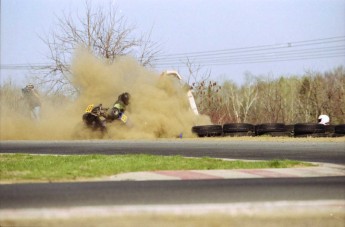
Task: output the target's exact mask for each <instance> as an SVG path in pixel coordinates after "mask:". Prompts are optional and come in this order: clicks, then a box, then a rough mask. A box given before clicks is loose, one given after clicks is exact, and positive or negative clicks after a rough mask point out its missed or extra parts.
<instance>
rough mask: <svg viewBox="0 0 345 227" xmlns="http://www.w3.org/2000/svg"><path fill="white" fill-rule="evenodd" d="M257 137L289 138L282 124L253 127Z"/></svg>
mask: <svg viewBox="0 0 345 227" xmlns="http://www.w3.org/2000/svg"><path fill="white" fill-rule="evenodd" d="M255 132H256V135H257V136H262V135H269V136H290V133H289V132H288V131H287V128H286V125H285V124H283V123H266V124H260V125H256V126H255Z"/></svg>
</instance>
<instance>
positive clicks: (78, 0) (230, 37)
mask: <svg viewBox="0 0 345 227" xmlns="http://www.w3.org/2000/svg"><path fill="white" fill-rule="evenodd" d="M109 1H111V0H93V1H91V2H92V4H93V5H94V6H102V5H105V6H108V5H109V4H108V3H109ZM111 2H114V3H115V5H116V7H117V10H118V12H119V13H120V15H122V16H124V17H125V18H126V19H127V21H128V23H129V24H133V25H135V27H136V30H135V32H137V34H141V33H149V32H150V31H151V40H152V41H154V42H156V43H158V44H159V45H160V51H161V52H160V54H159V55H157V58H158V60H157V62H156V66H155V70H156V71H157V72H160V71H163V70H167V69H174V70H178V71H179V72H180V73H181V74H182V76H183V77H184V78H186V77H188V68H186V67H185V66H186V64H185V62H186V61H187V59H189V61H190V62H191V63H193V65H195V67H196V66H199V67H200V71H199V72H200V74H203V72H205V73H207V72H209V73H210V74H211V78H210V79H212V80H217V81H225V80H231V81H233V82H235V83H237V84H243V83H244V82H245V75H246V73H248V72H249V73H250V74H252V75H254V76H261V75H264V76H270V77H273V78H275V77H279V76H291V75H303V74H304V73H305V72H307V71H319V72H325V71H329V70H333V69H334V68H335V67H337V66H340V65H345V0H184V1H178V0H114V1H111ZM84 6H85V1H84V0H1V74H0V76H1V78H0V79H1V80H0V81H1V82H3V81H6V80H8V78H11V80H13V81H15V82H17V83H19V84H21V83H24V80H25V79H24V78H25V77H27V76H30V74H31V73H32V72H30V71H29V70H18V68H16V69H13V68H12V69H9V68H10V67H9V66H11V65H35V64H44V63H47V62H49V61H48V59H47V57H46V56H47V55H48V49H47V46H46V45H45V44H44V42H43V41H42V40H41V39H40V38H39V36H44V35H45V34H47V33H49V31H52V30H54V28H56V19H57V18H58V17H61V16H62V14H63V13H64V12H65V13H67V14H68V13H72V14H73V15H77V14H79V15H83V12H84V9H85V7H84Z"/></svg>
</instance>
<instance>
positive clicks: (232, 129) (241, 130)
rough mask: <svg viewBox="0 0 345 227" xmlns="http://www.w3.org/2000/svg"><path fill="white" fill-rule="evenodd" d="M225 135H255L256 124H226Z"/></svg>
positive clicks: (224, 127)
mask: <svg viewBox="0 0 345 227" xmlns="http://www.w3.org/2000/svg"><path fill="white" fill-rule="evenodd" d="M223 136H232V137H235V136H255V126H254V125H252V124H246V123H231V124H224V125H223Z"/></svg>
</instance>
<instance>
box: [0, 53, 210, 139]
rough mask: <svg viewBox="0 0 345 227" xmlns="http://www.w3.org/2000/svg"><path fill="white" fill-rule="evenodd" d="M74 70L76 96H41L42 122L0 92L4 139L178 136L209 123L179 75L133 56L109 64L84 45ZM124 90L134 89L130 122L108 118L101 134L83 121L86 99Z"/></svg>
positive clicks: (108, 102)
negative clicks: (190, 100) (147, 65)
mask: <svg viewBox="0 0 345 227" xmlns="http://www.w3.org/2000/svg"><path fill="white" fill-rule="evenodd" d="M72 74H73V75H72V83H73V85H74V86H75V87H76V88H78V89H79V91H80V94H79V96H78V98H77V99H75V100H73V101H70V100H63V101H61V100H59V102H55V103H52V102H48V101H45V100H43V106H42V119H41V120H40V121H39V122H34V121H32V120H29V115H23V114H22V113H20V111H14V113H12V112H13V111H12V110H13V108H12V110H11V108H7V107H8V105H6V102H5V101H4V100H3V98H2V99H1V105H2V108H1V122H0V123H1V124H0V139H2V140H7V139H42V140H47V139H50V140H54V139H57V140H58V139H99V138H105V139H146V138H175V137H177V136H178V135H180V134H181V133H182V134H183V137H193V134H192V133H191V127H192V126H194V125H198V124H199V125H200V124H210V120H209V118H208V117H207V116H196V115H194V113H193V112H192V110H190V108H189V103H188V99H187V95H186V90H185V88H183V86H181V84H180V83H179V81H178V80H177V79H175V78H170V77H160V76H159V74H160V73H157V72H153V71H150V70H148V69H146V68H144V67H142V66H140V65H139V64H138V63H137V62H136V61H135V60H134V59H132V58H130V57H121V58H118V59H117V60H116V62H115V63H113V64H108V63H106V62H104V61H103V60H100V59H98V58H96V57H94V56H93V55H91V54H90V53H88V51H86V50H83V49H80V50H78V51H77V52H76V54H75V58H74V60H73V63H72ZM122 92H129V93H130V94H131V102H130V105H129V107H128V109H127V112H126V114H127V115H128V117H129V121H130V124H127V125H124V124H122V123H121V122H119V121H115V122H113V123H108V124H107V128H108V133H107V134H106V135H105V136H103V137H101V135H100V134H99V133H97V132H96V133H95V132H90V131H89V130H87V129H85V128H84V127H83V124H82V120H81V117H82V114H83V113H84V111H85V108H86V107H87V105H89V104H99V103H102V104H103V106H104V107H110V106H112V104H113V103H114V102H115V101H116V99H117V97H118V95H119V94H121V93H122ZM56 103H58V104H56ZM7 104H8V103H7Z"/></svg>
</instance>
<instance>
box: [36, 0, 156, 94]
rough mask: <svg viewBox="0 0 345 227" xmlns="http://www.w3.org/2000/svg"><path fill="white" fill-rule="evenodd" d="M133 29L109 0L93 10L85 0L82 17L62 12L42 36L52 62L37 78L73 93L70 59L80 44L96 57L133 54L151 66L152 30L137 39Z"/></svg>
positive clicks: (112, 58)
mask: <svg viewBox="0 0 345 227" xmlns="http://www.w3.org/2000/svg"><path fill="white" fill-rule="evenodd" d="M75 18H77V19H76V20H75ZM134 29H135V28H134V26H131V25H129V24H128V23H127V20H126V19H125V18H124V17H123V16H122V15H119V14H118V11H117V8H116V7H115V5H113V4H112V3H111V2H109V6H107V7H103V8H102V7H98V8H97V9H94V8H92V6H91V4H90V3H89V2H88V1H87V2H85V14H84V16H80V15H74V17H73V16H72V15H71V14H68V15H67V14H64V16H63V17H60V18H57V25H56V29H54V30H53V31H51V32H50V33H49V34H48V35H46V37H41V39H42V40H43V41H44V43H45V44H46V45H47V47H48V49H49V55H48V58H49V59H50V60H51V65H50V66H49V67H46V68H45V70H46V73H45V74H44V75H42V76H40V77H39V78H38V79H39V80H40V83H41V84H45V85H47V86H48V91H61V90H65V91H66V90H67V91H69V92H71V93H73V92H75V91H76V89H75V88H74V87H73V86H72V85H71V83H70V75H71V72H70V62H71V58H72V55H73V53H74V51H75V49H76V48H77V47H79V46H82V47H85V48H87V49H88V50H89V51H90V52H91V53H92V54H94V55H95V56H97V57H99V58H104V59H107V60H108V62H109V63H112V62H114V61H115V60H116V58H117V57H118V56H124V55H132V56H134V57H136V58H137V59H138V61H139V62H140V63H141V64H142V65H143V66H149V65H151V62H152V61H153V60H154V56H155V55H156V54H157V53H158V52H159V50H158V45H157V44H156V43H154V42H151V41H150V38H151V32H150V33H149V35H141V36H140V37H138V38H136V37H134V36H133V32H134Z"/></svg>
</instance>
